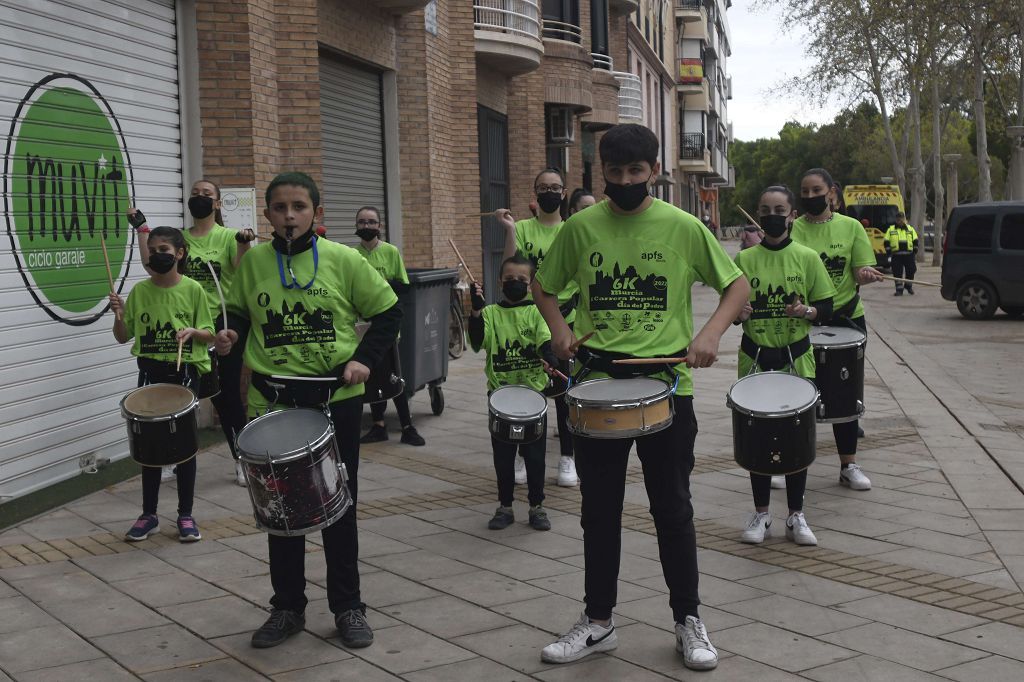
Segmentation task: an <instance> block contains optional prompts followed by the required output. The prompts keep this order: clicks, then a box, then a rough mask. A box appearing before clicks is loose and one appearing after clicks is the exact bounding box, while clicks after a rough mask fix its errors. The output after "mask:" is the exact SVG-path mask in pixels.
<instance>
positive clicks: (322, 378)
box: [270, 374, 339, 381]
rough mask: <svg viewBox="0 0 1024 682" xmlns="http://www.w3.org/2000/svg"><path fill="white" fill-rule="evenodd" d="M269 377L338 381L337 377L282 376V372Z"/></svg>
mask: <svg viewBox="0 0 1024 682" xmlns="http://www.w3.org/2000/svg"><path fill="white" fill-rule="evenodd" d="M270 378H271V379H288V380H292V379H295V380H297V381H338V380H339V379H338V378H337V377H290V376H284V375H283V374H271V375H270Z"/></svg>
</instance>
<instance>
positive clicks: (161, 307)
mask: <svg viewBox="0 0 1024 682" xmlns="http://www.w3.org/2000/svg"><path fill="white" fill-rule="evenodd" d="M146 246H147V249H148V256H149V257H148V260H147V262H146V268H147V270H148V271H149V272H150V278H149V279H148V280H144V281H142V282H139V283H138V284H136V285H135V287H134V288H133V289H132V291H131V294H130V295H129V296H128V301H127V303H125V302H124V301H122V300H121V297H120V296H118V295H117V294H114V293H111V294H110V307H111V309H112V310H113V311H114V313H115V315H116V316H117V317H116V319H115V320H114V329H113V332H114V338H115V339H117V342H118V343H127V341H128V340H129V339H135V342H134V343H133V344H132V355H134V356H135V357H136V358H137V360H136V361H137V362H138V365H139V386H145V385H147V384H159V383H172V384H184V383H186V382H187V381H189V380H190V379H191V380H194V379H195V378H197V377H196V376H195V374H196V373H198V374H206V373H207V372H209V371H210V356H209V354H208V353H207V350H206V348H207V345H208V344H210V343H213V320H212V319H211V318H210V309H209V308H208V307H207V305H206V296H205V294H204V293H203V288H202V287H201V286H200V285H199V284H198V283H196V282H194V281H193V280H191V279H189V278H188V277H185V276H184V275H183V274H182V273H184V272H185V260H186V259H187V258H188V247H187V246H186V245H185V239H184V237H183V236H182V233H181V230H176V229H174V228H173V227H157V228H155V229H154V230H153V231H152V232H151V233H150V236H149V242H148V244H147V245H146ZM171 331H173V332H174V333H173V334H168V333H167V332H171ZM179 343H182V344H183V345H182V351H181V358H182V365H181V369H180V370H179V369H178V368H177V367H176V365H177V360H178V344H179ZM175 474H176V475H177V479H178V523H177V525H178V539H179V540H181V541H182V542H195V541H196V540H199V539H200V538H201V537H202V536H201V535H200V534H199V528H198V527H196V522H195V519H193V518H192V498H193V495H194V492H195V487H196V458H195V457H193V458H192V459H190V460H188V461H187V462H182V463H180V464H178V465H177V466H176V467H175ZM159 495H160V467H150V466H144V467H142V516H140V517H139V519H138V520H137V521H136V522H135V524H134V525H132V527H131V528H129V529H128V532H127V533H125V539H126V540H128V541H130V542H138V541H139V540H145V539H146V538H147V537H149V535H150V533H155V532H156V531H157V530H158V529H159V527H160V521H159V519H158V518H157V515H156V508H157V501H158V499H159Z"/></svg>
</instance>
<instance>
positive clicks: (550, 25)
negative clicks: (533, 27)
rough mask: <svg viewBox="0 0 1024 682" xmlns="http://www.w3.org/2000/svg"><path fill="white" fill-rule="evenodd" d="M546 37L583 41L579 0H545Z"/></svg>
mask: <svg viewBox="0 0 1024 682" xmlns="http://www.w3.org/2000/svg"><path fill="white" fill-rule="evenodd" d="M543 8H544V37H545V38H554V39H556V40H568V41H570V42H574V43H579V42H581V41H582V35H581V34H582V31H581V29H580V3H579V0H544V5H543Z"/></svg>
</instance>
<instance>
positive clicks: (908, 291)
mask: <svg viewBox="0 0 1024 682" xmlns="http://www.w3.org/2000/svg"><path fill="white" fill-rule="evenodd" d="M907 293H908V294H910V295H911V296H913V295H914V290H913V289H911V288H910V287H907Z"/></svg>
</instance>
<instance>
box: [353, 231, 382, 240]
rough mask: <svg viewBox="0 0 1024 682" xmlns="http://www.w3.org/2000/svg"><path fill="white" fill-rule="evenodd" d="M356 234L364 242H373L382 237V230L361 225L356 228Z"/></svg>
mask: <svg viewBox="0 0 1024 682" xmlns="http://www.w3.org/2000/svg"><path fill="white" fill-rule="evenodd" d="M356 235H357V236H358V237H359V238H360V239H362V240H363V241H364V242H372V241H373V240H374V239H377V238H379V237H380V230H375V229H373V228H372V227H360V228H359V229H358V230H356Z"/></svg>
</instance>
